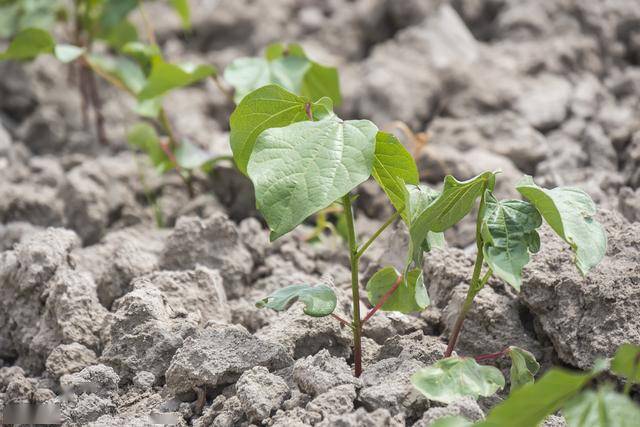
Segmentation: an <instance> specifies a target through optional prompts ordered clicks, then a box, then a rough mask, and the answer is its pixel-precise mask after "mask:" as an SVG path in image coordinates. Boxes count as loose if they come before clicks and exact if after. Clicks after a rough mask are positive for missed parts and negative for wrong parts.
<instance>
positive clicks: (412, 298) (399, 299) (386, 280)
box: [367, 267, 429, 313]
mask: <svg viewBox="0 0 640 427" xmlns="http://www.w3.org/2000/svg"><path fill="white" fill-rule="evenodd" d="M398 280H401V282H400V284H399V286H398V287H397V289H396V290H395V291H394V292H393V294H392V295H391V296H390V297H389V298H388V299H387V300H386V302H385V303H384V304H383V305H382V307H380V309H381V310H382V311H399V312H401V313H414V312H418V311H422V310H424V308H425V307H427V306H428V305H429V295H428V294H427V289H426V288H425V286H424V280H423V275H422V270H421V269H414V270H411V271H410V272H409V273H408V274H407V276H406V278H401V277H400V273H398V271H397V270H396V269H395V268H393V267H385V268H383V269H381V270H379V271H377V272H376V273H375V274H374V275H373V276H371V278H370V279H369V281H368V282H367V296H368V297H369V302H370V303H371V305H374V306H375V305H376V304H378V301H380V298H382V297H383V296H384V295H385V294H386V293H387V292H388V291H389V290H390V289H391V288H392V287H393V286H394V285H395V284H396V283H397V282H398Z"/></svg>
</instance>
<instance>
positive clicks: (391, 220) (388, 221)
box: [356, 208, 404, 258]
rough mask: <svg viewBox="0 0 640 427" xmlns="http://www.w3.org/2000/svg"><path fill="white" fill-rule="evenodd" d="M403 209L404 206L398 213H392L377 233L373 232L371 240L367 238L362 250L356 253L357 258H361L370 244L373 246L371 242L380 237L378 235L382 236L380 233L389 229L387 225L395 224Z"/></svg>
mask: <svg viewBox="0 0 640 427" xmlns="http://www.w3.org/2000/svg"><path fill="white" fill-rule="evenodd" d="M403 210H404V208H402V209H400V210H399V211H396V213H394V214H393V215H391V217H389V219H388V220H387V221H386V222H385V223H384V224H382V225H381V226H380V228H378V230H377V231H376V232H375V233H373V235H372V236H371V237H369V240H367V241H366V242H365V244H364V245H362V247H361V248H360V250H358V252H357V253H356V258H360V257H361V256H362V255H363V254H364V253H365V251H366V250H367V249H369V246H371V244H372V243H373V242H374V241H375V240H376V239H377V238H378V236H380V234H382V232H383V231H384V230H386V229H387V227H389V226H390V225H391V224H393V221H395V220H396V219H397V218H398V217H399V216H400V215H401V214H402V211H403Z"/></svg>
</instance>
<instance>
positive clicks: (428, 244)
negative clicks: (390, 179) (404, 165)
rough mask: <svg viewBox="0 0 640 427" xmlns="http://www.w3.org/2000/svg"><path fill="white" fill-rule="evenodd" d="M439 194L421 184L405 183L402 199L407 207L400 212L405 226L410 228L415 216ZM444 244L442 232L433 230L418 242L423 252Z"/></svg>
mask: <svg viewBox="0 0 640 427" xmlns="http://www.w3.org/2000/svg"><path fill="white" fill-rule="evenodd" d="M398 181H399V180H398ZM399 183H400V184H402V182H400V181H399ZM439 196H440V192H438V191H435V190H433V189H431V188H429V187H427V186H426V185H423V184H420V185H411V184H407V185H405V186H404V200H405V204H406V205H407V206H408V208H407V209H405V210H404V212H402V219H403V220H404V221H405V223H406V224H407V228H409V229H411V224H412V223H413V221H414V220H415V218H417V217H418V215H420V214H421V213H422V211H424V210H425V209H426V208H427V207H428V206H429V205H430V204H431V203H433V202H434V201H435V200H436V199H437V198H438V197H439ZM407 201H408V202H407ZM444 246H445V240H444V233H435V232H433V231H429V232H428V233H427V238H426V239H425V240H424V241H423V242H422V243H421V244H420V248H422V251H423V252H429V251H431V249H432V248H443V247H444ZM417 264H419V263H417ZM417 264H416V265H417Z"/></svg>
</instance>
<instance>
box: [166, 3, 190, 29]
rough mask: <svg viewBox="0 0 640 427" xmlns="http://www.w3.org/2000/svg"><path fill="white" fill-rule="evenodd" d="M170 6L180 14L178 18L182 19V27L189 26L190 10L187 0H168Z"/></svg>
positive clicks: (187, 27) (186, 27)
mask: <svg viewBox="0 0 640 427" xmlns="http://www.w3.org/2000/svg"><path fill="white" fill-rule="evenodd" d="M170 2H171V6H173V8H174V9H175V10H176V12H178V15H180V20H182V27H183V28H184V29H185V30H188V29H189V28H191V10H190V9H189V1H188V0H170Z"/></svg>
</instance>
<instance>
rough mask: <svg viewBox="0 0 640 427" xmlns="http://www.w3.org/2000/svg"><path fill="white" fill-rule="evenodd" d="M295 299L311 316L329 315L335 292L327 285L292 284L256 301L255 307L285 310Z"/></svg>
mask: <svg viewBox="0 0 640 427" xmlns="http://www.w3.org/2000/svg"><path fill="white" fill-rule="evenodd" d="M296 301H300V302H302V303H303V304H304V305H305V308H304V313H305V314H307V315H309V316H313V317H323V316H328V315H330V314H331V313H333V310H335V308H336V304H337V299H336V295H335V293H334V292H333V290H332V289H331V288H330V287H329V286H327V285H317V286H311V285H292V286H287V287H286V288H282V289H279V290H277V291H276V292H274V293H273V294H271V295H269V296H268V297H266V298H263V299H261V300H260V301H258V302H256V307H258V308H271V309H273V310H276V311H285V310H287V309H289V307H291V305H292V304H293V303H295V302H296Z"/></svg>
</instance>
